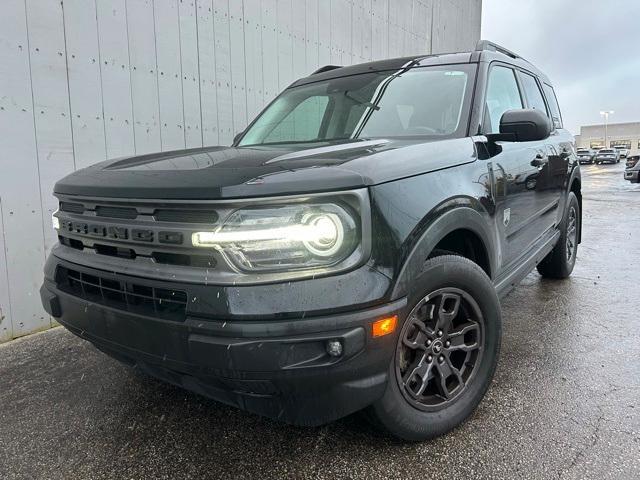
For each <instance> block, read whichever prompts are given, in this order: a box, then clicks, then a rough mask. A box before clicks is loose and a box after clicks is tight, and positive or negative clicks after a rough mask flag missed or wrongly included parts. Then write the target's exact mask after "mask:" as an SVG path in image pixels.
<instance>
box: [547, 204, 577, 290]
mask: <svg viewBox="0 0 640 480" xmlns="http://www.w3.org/2000/svg"><path fill="white" fill-rule="evenodd" d="M579 232H580V204H579V203H578V198H577V197H576V194H575V193H573V192H569V196H568V198H567V208H566V210H565V213H564V217H563V219H562V222H561V223H560V239H559V240H558V243H557V244H556V246H555V247H554V248H553V250H551V252H550V253H549V254H548V255H547V256H546V257H544V258H543V259H542V261H541V262H540V263H539V264H538V267H537V268H538V272H539V273H540V275H542V276H543V277H547V278H567V277H568V276H569V275H571V272H572V271H573V267H574V266H575V264H576V255H577V254H578V238H579Z"/></svg>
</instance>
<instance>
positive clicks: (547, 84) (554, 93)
mask: <svg viewBox="0 0 640 480" xmlns="http://www.w3.org/2000/svg"><path fill="white" fill-rule="evenodd" d="M545 85H546V86H547V87H549V88H550V89H551V93H553V99H554V100H555V102H556V105H557V106H558V116H559V117H560V118H559V120H560V126H559V127H558V126H556V122H555V120H554V119H553V113H552V112H551V102H550V101H549V99H548V98H547V92H546V91H545V89H544V87H545ZM542 93H544V96H545V99H547V105H549V115H550V118H551V126H552V127H553V131H554V132H555V131H556V130H559V129H561V128H564V121H563V120H562V111H561V110H560V103H559V102H558V96H557V95H556V89H555V88H553V85H551V84H549V83H547V82H542Z"/></svg>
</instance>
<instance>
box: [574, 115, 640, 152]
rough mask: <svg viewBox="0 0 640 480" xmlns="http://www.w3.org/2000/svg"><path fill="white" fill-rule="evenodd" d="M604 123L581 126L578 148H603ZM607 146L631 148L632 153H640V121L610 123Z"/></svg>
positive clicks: (577, 140)
mask: <svg viewBox="0 0 640 480" xmlns="http://www.w3.org/2000/svg"><path fill="white" fill-rule="evenodd" d="M604 137H605V129H604V124H601V125H587V126H584V127H580V135H576V146H577V147H578V148H603V147H604V146H605V139H604ZM606 146H607V147H620V148H626V149H628V150H630V152H631V154H632V155H638V154H640V122H629V123H610V124H608V125H607V145H606Z"/></svg>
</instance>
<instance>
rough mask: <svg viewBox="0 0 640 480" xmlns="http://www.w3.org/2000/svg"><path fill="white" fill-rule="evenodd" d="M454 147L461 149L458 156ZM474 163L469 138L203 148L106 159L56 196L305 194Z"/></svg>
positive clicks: (68, 180) (63, 184)
mask: <svg viewBox="0 0 640 480" xmlns="http://www.w3.org/2000/svg"><path fill="white" fill-rule="evenodd" d="M456 143H460V144H461V145H462V144H464V145H466V147H465V148H464V155H460V153H461V152H460V148H458V147H456V146H455V144H456ZM454 152H455V154H454ZM474 159H475V153H474V149H473V143H472V142H471V140H470V139H468V138H467V139H456V140H444V141H437V142H436V141H433V142H426V143H425V141H424V140H422V141H416V140H413V141H412V140H402V141H400V140H388V139H377V140H358V141H350V142H345V143H339V144H332V145H329V146H322V147H317V148H300V146H299V145H298V146H296V145H291V144H289V145H286V146H258V147H205V148H197V149H190V150H179V151H173V152H163V153H154V154H147V155H139V156H133V157H127V158H120V159H116V160H107V161H105V162H101V163H98V164H96V165H92V166H90V167H88V168H84V169H82V170H78V171H77V172H74V173H72V174H71V175H68V176H67V177H65V178H63V179H62V180H60V181H59V182H58V183H57V184H56V185H55V188H54V192H55V193H57V194H64V195H79V196H90V197H109V198H135V199H194V200H195V199H200V200H203V199H210V200H213V199H222V198H246V197H258V196H275V195H290V194H304V193H313V192H321V191H332V190H346V189H352V188H360V187H365V186H369V185H373V184H376V183H380V182H384V181H390V180H393V179H394V178H400V177H402V176H409V175H415V174H417V173H420V172H427V171H430V170H436V169H441V168H446V167H448V166H453V165H457V164H460V163H466V162H470V161H473V160H474Z"/></svg>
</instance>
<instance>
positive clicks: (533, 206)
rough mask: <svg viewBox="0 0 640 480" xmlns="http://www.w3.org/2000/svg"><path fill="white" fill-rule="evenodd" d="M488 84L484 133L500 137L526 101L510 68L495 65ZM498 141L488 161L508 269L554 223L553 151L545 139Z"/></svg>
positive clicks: (514, 72) (521, 86) (503, 258)
mask: <svg viewBox="0 0 640 480" xmlns="http://www.w3.org/2000/svg"><path fill="white" fill-rule="evenodd" d="M487 82H488V83H487V90H486V95H485V105H484V107H485V110H484V116H483V126H482V132H483V133H485V134H486V133H499V130H500V119H501V117H502V114H503V113H504V112H506V111H507V110H514V109H519V108H525V107H526V106H527V97H526V96H525V95H524V91H523V90H524V88H523V85H522V84H521V82H520V81H519V79H518V74H517V73H516V70H515V69H514V68H513V67H511V66H509V65H506V64H502V63H493V64H492V65H491V66H490V69H489V73H488V81H487ZM531 103H532V104H533V103H534V102H533V101H532V102H531ZM542 105H544V100H543V102H542ZM545 108H546V107H545ZM498 143H499V146H500V148H499V149H498V151H497V152H496V154H495V155H494V156H493V157H492V162H493V163H494V165H495V166H494V171H496V178H497V179H499V180H498V181H497V184H496V191H497V193H498V195H497V197H498V198H499V199H500V201H499V202H498V203H497V205H496V208H497V216H496V218H497V223H498V230H499V231H500V235H501V237H502V244H503V248H502V259H501V264H502V266H503V267H504V268H508V267H509V266H510V265H512V264H513V263H514V262H516V260H518V259H519V258H520V257H521V256H523V255H525V254H526V253H527V252H528V251H529V250H530V249H531V248H532V247H533V246H534V245H535V244H536V241H537V240H539V239H540V237H541V236H543V235H544V234H545V233H546V232H547V231H548V229H549V228H550V227H551V226H552V224H553V218H551V219H550V218H549V217H553V215H549V213H550V212H549V209H550V208H552V207H550V205H551V204H552V203H553V200H552V196H551V195H549V192H548V191H547V180H546V177H547V172H548V166H549V155H550V154H552V153H555V152H554V151H553V150H552V148H551V146H550V144H549V142H547V141H534V142H498Z"/></svg>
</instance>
